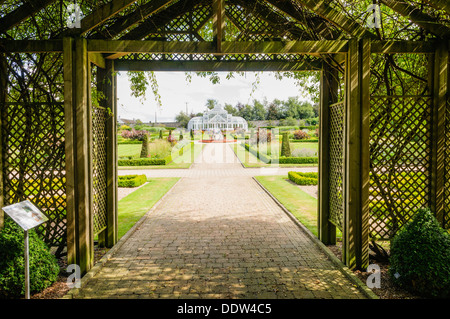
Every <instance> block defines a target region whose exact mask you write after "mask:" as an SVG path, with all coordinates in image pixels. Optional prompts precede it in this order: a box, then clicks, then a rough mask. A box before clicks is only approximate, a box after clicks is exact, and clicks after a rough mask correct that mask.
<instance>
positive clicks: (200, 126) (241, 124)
mask: <svg viewBox="0 0 450 319" xmlns="http://www.w3.org/2000/svg"><path fill="white" fill-rule="evenodd" d="M238 128H241V129H244V130H247V129H248V124H247V121H246V120H244V119H243V118H242V117H240V116H232V115H231V114H228V112H227V111H225V110H224V109H223V107H222V106H220V105H217V106H216V107H214V108H213V109H212V110H210V111H207V112H205V113H204V114H203V116H197V117H194V118H192V119H191V120H190V121H189V123H188V130H191V129H192V130H208V129H222V130H226V131H231V130H235V129H238Z"/></svg>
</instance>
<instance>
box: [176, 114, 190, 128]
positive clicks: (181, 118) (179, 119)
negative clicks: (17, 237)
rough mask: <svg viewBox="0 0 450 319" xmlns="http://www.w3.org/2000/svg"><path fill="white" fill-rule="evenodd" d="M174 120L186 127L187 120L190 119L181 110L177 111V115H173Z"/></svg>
mask: <svg viewBox="0 0 450 319" xmlns="http://www.w3.org/2000/svg"><path fill="white" fill-rule="evenodd" d="M175 120H176V121H177V122H178V123H180V126H182V127H186V128H187V126H188V123H189V121H190V120H191V118H190V116H189V115H187V114H186V113H185V112H183V111H181V112H180V113H178V115H177V116H176V117H175Z"/></svg>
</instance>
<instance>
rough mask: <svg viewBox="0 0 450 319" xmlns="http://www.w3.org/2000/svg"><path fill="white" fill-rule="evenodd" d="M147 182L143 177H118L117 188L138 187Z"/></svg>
mask: <svg viewBox="0 0 450 319" xmlns="http://www.w3.org/2000/svg"><path fill="white" fill-rule="evenodd" d="M146 182H147V176H145V175H122V176H119V187H139V186H141V185H143V184H145V183H146Z"/></svg>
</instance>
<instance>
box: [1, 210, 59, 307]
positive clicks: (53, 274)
mask: <svg viewBox="0 0 450 319" xmlns="http://www.w3.org/2000/svg"><path fill="white" fill-rule="evenodd" d="M28 234H29V245H30V247H29V248H30V255H29V258H30V259H29V266H30V292H31V293H35V292H41V291H42V290H44V289H45V288H47V287H49V286H51V285H52V284H53V283H54V282H56V280H57V279H58V275H59V266H58V262H57V260H56V257H55V256H54V255H53V254H52V253H51V252H50V250H49V249H48V247H47V245H46V244H45V243H44V241H43V240H42V239H40V238H39V237H38V235H37V234H36V232H35V231H34V230H30V231H29V233H28ZM24 293H25V263H24V232H23V230H22V229H21V228H20V227H19V226H18V225H17V224H16V223H15V222H13V221H12V220H11V219H10V218H5V224H4V227H3V229H2V230H1V232H0V299H3V298H20V297H23V295H24Z"/></svg>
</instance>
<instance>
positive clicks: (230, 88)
mask: <svg viewBox="0 0 450 319" xmlns="http://www.w3.org/2000/svg"><path fill="white" fill-rule="evenodd" d="M155 75H156V78H157V81H158V87H159V88H158V90H159V94H160V96H161V102H162V107H161V108H160V109H158V108H157V103H156V101H155V97H154V95H153V92H152V90H151V89H150V88H149V89H148V90H147V94H146V98H145V101H141V100H140V99H139V98H134V97H132V96H131V90H130V83H129V81H128V77H127V74H126V72H120V73H119V75H118V77H117V81H118V85H117V87H118V89H117V97H118V101H117V103H118V116H119V117H120V118H122V119H140V120H141V121H143V122H149V121H151V122H155V113H156V117H157V121H158V122H172V121H175V116H176V115H177V114H179V113H180V112H181V111H183V112H186V107H187V109H188V113H189V114H190V113H199V112H203V111H205V109H206V106H205V104H206V101H207V100H208V99H216V100H218V101H219V103H220V104H222V105H225V103H228V104H231V105H233V106H235V105H236V104H237V103H238V102H241V103H243V104H246V103H250V104H251V103H252V101H253V99H257V100H260V101H263V100H264V98H267V100H268V101H269V102H270V101H272V100H274V99H275V98H277V99H279V100H285V99H287V98H288V97H291V96H299V97H300V98H301V99H304V98H303V97H302V94H301V92H300V88H299V87H298V86H296V85H295V81H294V80H292V79H286V78H283V80H277V79H276V78H275V76H274V73H272V72H265V73H262V74H260V83H259V84H258V85H257V88H256V90H255V91H254V92H253V94H252V85H253V84H254V83H255V79H256V76H255V73H253V72H246V73H245V76H240V75H236V76H235V77H234V78H233V79H230V80H227V79H226V75H227V73H226V72H219V75H220V77H221V81H220V84H212V83H211V81H210V79H209V78H202V77H200V76H197V75H196V74H194V73H192V79H191V81H190V82H189V81H188V80H187V79H186V75H185V73H184V72H155ZM186 103H187V105H186Z"/></svg>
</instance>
